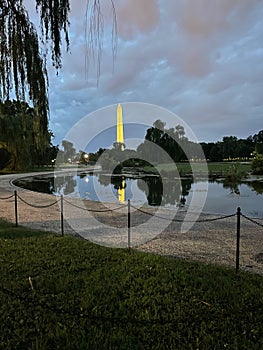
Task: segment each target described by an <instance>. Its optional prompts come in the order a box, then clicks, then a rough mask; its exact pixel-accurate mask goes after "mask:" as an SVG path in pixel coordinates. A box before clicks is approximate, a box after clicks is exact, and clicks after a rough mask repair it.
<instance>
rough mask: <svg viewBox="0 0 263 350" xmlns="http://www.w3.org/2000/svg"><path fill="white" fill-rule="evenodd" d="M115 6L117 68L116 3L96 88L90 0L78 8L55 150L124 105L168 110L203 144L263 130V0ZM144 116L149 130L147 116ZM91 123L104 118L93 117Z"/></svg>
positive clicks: (53, 114)
mask: <svg viewBox="0 0 263 350" xmlns="http://www.w3.org/2000/svg"><path fill="white" fill-rule="evenodd" d="M27 2H28V3H30V2H32V1H29V0H28V1H27ZM33 3H34V1H33ZM114 3H115V6H116V13H117V28H118V29H117V31H118V49H117V50H118V51H117V57H116V61H115V68H114V70H113V68H112V51H111V24H112V17H111V12H110V6H109V4H110V0H101V4H102V11H103V15H104V26H105V28H104V44H103V45H104V49H103V53H102V55H103V56H102V62H101V74H100V79H99V86H97V83H96V67H94V65H93V64H92V63H91V64H90V66H89V71H88V74H86V73H87V72H86V70H85V56H86V55H85V50H86V48H85V47H86V46H85V35H84V33H85V18H84V16H85V8H86V1H85V0H82V1H80V0H78V1H76V0H75V1H71V7H72V13H71V17H70V21H71V27H70V39H71V45H70V53H64V55H63V68H62V70H61V71H60V72H59V75H58V76H56V72H55V71H54V70H52V69H50V70H49V72H50V73H49V74H50V76H49V79H50V86H49V96H50V128H51V129H52V130H53V132H54V134H55V139H54V141H53V143H54V144H58V143H60V142H61V140H62V139H63V138H65V135H66V134H67V133H68V131H69V130H70V128H72V127H73V126H74V125H75V124H76V123H77V122H78V120H80V119H81V118H83V117H84V116H86V115H88V114H90V113H93V112H94V111H96V110H98V109H101V108H102V109H103V108H105V107H106V106H109V105H117V103H119V102H120V103H125V102H142V103H148V104H154V105H158V106H160V107H162V108H165V109H167V110H169V111H170V112H172V113H175V114H176V115H178V116H179V117H180V118H181V119H182V120H183V121H184V123H185V124H186V125H188V126H189V127H190V128H191V129H192V130H193V132H194V133H195V135H196V137H197V139H198V140H199V141H206V142H208V141H219V140H221V139H222V137H223V136H227V135H235V136H237V137H239V138H246V137H247V136H249V135H251V134H255V133H257V132H258V131H259V130H262V129H263V1H262V0H172V1H169V0H115V1H114ZM110 110H112V109H110ZM109 118H111V116H110V115H109ZM112 118H115V116H112ZM140 118H141V119H140V121H141V123H142V124H143V123H144V116H143V115H142V116H141V117H140ZM124 119H125V113H124ZM160 119H162V116H161V115H160ZM153 121H154V120H153ZM89 123H90V124H94V125H95V124H100V123H103V121H101V120H100V118H99V115H98V114H96V113H95V114H93V116H92V115H91V117H90V119H89ZM171 126H173V125H171ZM102 146H103V145H102Z"/></svg>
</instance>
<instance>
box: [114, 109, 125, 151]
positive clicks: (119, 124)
mask: <svg viewBox="0 0 263 350" xmlns="http://www.w3.org/2000/svg"><path fill="white" fill-rule="evenodd" d="M116 143H117V145H118V147H119V149H120V150H121V151H124V135H123V121H122V107H121V105H120V104H118V107H117V140H116Z"/></svg>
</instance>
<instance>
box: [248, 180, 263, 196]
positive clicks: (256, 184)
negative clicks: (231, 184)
mask: <svg viewBox="0 0 263 350" xmlns="http://www.w3.org/2000/svg"><path fill="white" fill-rule="evenodd" d="M247 185H248V186H249V187H251V188H252V191H254V192H256V194H263V182H260V181H253V182H248V183H247Z"/></svg>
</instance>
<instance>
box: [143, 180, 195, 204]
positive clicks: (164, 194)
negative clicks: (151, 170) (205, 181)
mask: <svg viewBox="0 0 263 350" xmlns="http://www.w3.org/2000/svg"><path fill="white" fill-rule="evenodd" d="M191 185H192V179H182V180H181V181H180V179H162V178H161V177H144V178H143V179H139V180H138V188H139V189H140V190H141V191H143V192H144V193H145V194H146V197H147V200H148V204H149V205H161V204H163V205H168V204H169V205H184V204H185V202H186V199H185V197H186V196H187V195H188V194H189V191H190V189H191Z"/></svg>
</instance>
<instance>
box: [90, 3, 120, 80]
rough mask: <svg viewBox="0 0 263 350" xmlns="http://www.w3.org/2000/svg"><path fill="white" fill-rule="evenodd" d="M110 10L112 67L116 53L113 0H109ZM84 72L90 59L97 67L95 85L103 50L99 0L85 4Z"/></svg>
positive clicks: (101, 15) (115, 24)
mask: <svg viewBox="0 0 263 350" xmlns="http://www.w3.org/2000/svg"><path fill="white" fill-rule="evenodd" d="M110 4H111V11H112V30H111V46H112V54H113V68H114V63H115V59H116V54H117V16H116V9H115V5H114V2H113V0H110ZM85 18H86V28H85V38H86V57H85V65H86V72H88V70H89V65H90V61H91V60H92V61H93V63H94V65H95V67H96V69H97V85H98V82H99V77H100V68H101V56H102V50H103V34H104V20H103V13H102V11H101V6H100V0H92V1H90V0H87V5H86V15H85Z"/></svg>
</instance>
